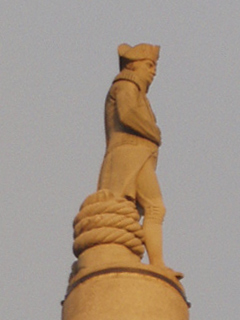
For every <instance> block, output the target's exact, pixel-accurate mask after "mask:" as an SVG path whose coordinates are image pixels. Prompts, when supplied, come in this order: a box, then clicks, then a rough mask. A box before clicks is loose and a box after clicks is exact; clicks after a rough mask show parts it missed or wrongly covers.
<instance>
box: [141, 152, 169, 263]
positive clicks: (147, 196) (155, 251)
mask: <svg viewBox="0 0 240 320" xmlns="http://www.w3.org/2000/svg"><path fill="white" fill-rule="evenodd" d="M155 165H156V159H155V157H151V158H149V159H148V160H147V162H146V163H145V164H144V166H143V168H142V169H141V171H140V172H139V175H138V178H137V201H138V203H139V204H140V206H141V207H142V208H143V210H144V220H143V230H144V238H145V246H146V250H147V253H148V257H149V262H150V264H152V265H154V266H156V267H164V266H165V265H164V262H163V249H162V248H163V245H162V222H163V218H164V215H165V207H164V204H163V200H162V195H161V190H160V187H159V184H158V181H157V177H156V174H155Z"/></svg>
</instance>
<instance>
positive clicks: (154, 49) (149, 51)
mask: <svg viewBox="0 0 240 320" xmlns="http://www.w3.org/2000/svg"><path fill="white" fill-rule="evenodd" d="M159 51H160V47H159V46H153V45H151V44H145V43H143V44H138V45H136V46H135V47H131V46H129V45H128V44H125V43H124V44H121V45H120V46H119V47H118V55H119V64H120V70H123V69H129V70H132V71H134V72H135V73H136V74H137V75H138V76H139V78H141V80H142V81H144V82H146V85H147V86H149V85H150V84H151V83H152V81H153V78H154V76H155V74H156V67H157V60H158V58H159Z"/></svg>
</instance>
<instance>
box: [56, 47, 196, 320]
mask: <svg viewBox="0 0 240 320" xmlns="http://www.w3.org/2000/svg"><path fill="white" fill-rule="evenodd" d="M159 50H160V47H159V46H153V45H149V44H139V45H137V46H135V47H131V46H129V45H127V44H122V45H120V46H119V47H118V54H119V58H120V73H119V74H118V75H117V76H116V77H115V79H114V80H113V83H112V85H111V88H110V90H109V92H108V94H107V97H106V103H105V131H106V154H105V157H104V160H103V163H102V167H101V171H100V175H99V181H98V188H97V191H96V192H95V193H93V194H91V195H89V196H88V197H87V198H86V199H85V200H84V201H83V203H82V205H81V207H80V211H79V213H78V214H77V215H76V217H75V219H74V221H73V228H74V243H73V252H74V254H75V256H76V258H77V260H76V261H75V262H74V263H73V264H72V272H71V274H70V277H69V283H68V288H67V292H66V295H65V299H64V301H63V302H62V304H63V309H62V320H78V319H85V320H95V319H99V320H106V319H115V320H120V319H129V320H130V319H131V320H143V319H147V318H149V319H150V318H151V319H152V320H157V319H165V320H188V319H189V315H188V308H189V306H190V304H189V303H188V302H187V299H186V296H185V291H184V288H183V286H182V285H181V283H180V281H179V280H180V279H181V278H182V277H183V275H182V273H180V272H176V271H174V270H172V269H170V268H167V267H166V266H165V264H164V261H163V252H162V222H163V218H164V215H165V207H164V204H163V200H162V195H161V191H160V187H159V184H158V180H157V177H156V173H155V169H156V165H157V157H158V148H159V146H160V145H161V134H160V130H159V128H158V126H157V124H156V119H155V116H154V114H153V111H152V109H151V106H150V104H149V101H148V99H147V97H146V94H147V92H148V89H149V87H150V85H151V83H152V81H153V78H154V76H155V75H156V67H157V60H158V57H159ZM141 215H143V217H144V218H143V225H141V224H140V222H139V220H140V216H141ZM145 248H146V250H147V253H148V256H149V261H150V264H148V265H146V264H144V263H142V262H141V258H142V257H143V254H144V252H145Z"/></svg>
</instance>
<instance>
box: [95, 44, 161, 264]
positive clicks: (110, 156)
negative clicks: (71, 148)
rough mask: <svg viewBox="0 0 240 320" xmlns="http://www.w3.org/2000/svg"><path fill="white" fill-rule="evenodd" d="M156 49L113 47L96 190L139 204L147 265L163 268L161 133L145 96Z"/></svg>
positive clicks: (157, 54)
mask: <svg viewBox="0 0 240 320" xmlns="http://www.w3.org/2000/svg"><path fill="white" fill-rule="evenodd" d="M159 50H160V47H159V46H153V45H149V44H139V45H137V46H135V47H131V46H129V45H127V44H122V45H120V46H119V47H118V54H119V58H120V73H119V74H118V75H117V76H116V77H115V79H114V81H113V83H112V86H111V88H110V90H109V92H108V94H107V97H106V104H105V130H106V144H107V148H106V155H105V158H104V161H103V164H102V169H101V172H100V177H99V182H98V189H109V190H111V191H112V192H113V193H114V195H116V196H122V197H125V198H126V199H128V200H131V201H133V202H134V203H135V204H136V205H137V206H138V208H140V211H142V212H143V215H144V221H143V231H144V239H145V240H144V241H145V246H146V249H147V252H148V256H149V260H150V264H152V265H154V266H157V267H164V263H163V254H162V221H163V217H164V214H165V207H164V204H163V200H162V195H161V191H160V187H159V184H158V180H157V177H156V173H155V169H156V164H157V157H158V148H159V146H160V144H161V134H160V130H159V128H158V126H157V124H156V119H155V116H154V114H153V111H152V109H151V106H150V103H149V101H148V99H147V96H146V94H147V92H148V89H149V86H150V85H151V83H152V81H153V78H154V76H155V75H156V68H157V60H158V57H159Z"/></svg>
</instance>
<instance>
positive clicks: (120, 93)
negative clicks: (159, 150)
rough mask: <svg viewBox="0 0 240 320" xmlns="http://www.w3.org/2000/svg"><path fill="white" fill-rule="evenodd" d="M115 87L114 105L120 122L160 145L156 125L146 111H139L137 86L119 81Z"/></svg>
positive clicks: (158, 131)
mask: <svg viewBox="0 0 240 320" xmlns="http://www.w3.org/2000/svg"><path fill="white" fill-rule="evenodd" d="M116 89H117V90H116V106H117V111H118V116H119V119H120V121H121V123H122V124H123V125H125V126H127V127H129V128H130V129H132V130H134V131H136V132H137V133H138V134H140V135H141V136H143V137H144V138H146V139H149V140H151V141H153V142H154V143H156V144H158V145H160V130H159V128H158V126H157V125H156V123H155V121H152V119H150V117H148V116H147V114H146V113H143V112H141V108H140V106H139V101H138V96H139V90H138V87H137V86H136V85H135V84H134V83H132V82H130V81H119V82H118V84H117V88H116Z"/></svg>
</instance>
